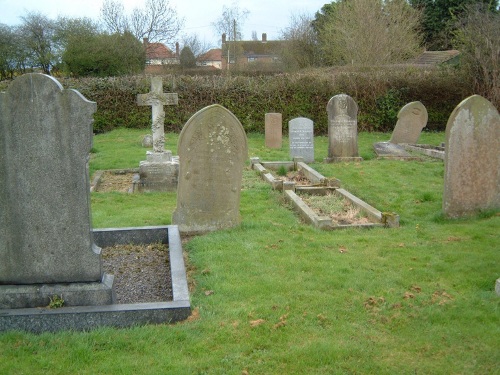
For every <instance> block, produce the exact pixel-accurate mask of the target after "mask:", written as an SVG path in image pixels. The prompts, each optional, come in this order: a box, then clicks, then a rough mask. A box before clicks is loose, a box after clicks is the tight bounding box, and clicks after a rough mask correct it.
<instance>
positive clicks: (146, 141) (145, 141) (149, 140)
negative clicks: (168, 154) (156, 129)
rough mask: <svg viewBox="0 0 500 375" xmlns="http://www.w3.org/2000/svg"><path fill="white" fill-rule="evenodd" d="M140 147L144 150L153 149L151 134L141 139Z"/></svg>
mask: <svg viewBox="0 0 500 375" xmlns="http://www.w3.org/2000/svg"><path fill="white" fill-rule="evenodd" d="M142 147H146V148H150V147H153V136H152V135H151V134H146V135H145V136H144V137H143V138H142Z"/></svg>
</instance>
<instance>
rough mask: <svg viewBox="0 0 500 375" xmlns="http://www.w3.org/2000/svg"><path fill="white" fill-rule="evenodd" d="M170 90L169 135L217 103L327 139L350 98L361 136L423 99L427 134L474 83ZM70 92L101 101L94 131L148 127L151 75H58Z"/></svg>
mask: <svg viewBox="0 0 500 375" xmlns="http://www.w3.org/2000/svg"><path fill="white" fill-rule="evenodd" d="M162 77H163V87H164V92H177V93H178V95H179V105H178V106H167V107H165V112H166V116H165V129H166V131H174V132H179V131H180V130H181V129H182V126H183V125H184V124H185V123H186V121H187V120H188V119H189V118H190V117H191V116H192V115H193V114H194V113H196V112H197V111H198V110H200V109H202V108H203V107H205V106H208V105H211V104H215V103H217V104H220V105H223V106H224V107H226V108H227V109H229V110H230V111H231V112H233V113H234V114H235V116H236V117H237V118H238V119H239V120H240V121H241V123H242V124H243V126H244V128H245V131H247V132H264V115H265V113H269V112H279V113H282V116H283V130H284V131H285V132H286V131H287V129H288V121H290V120H291V119H293V118H295V117H308V118H310V119H311V120H313V121H314V124H315V125H314V127H315V134H327V132H328V125H327V124H328V118H327V113H326V105H327V103H328V101H329V99H330V98H331V97H332V96H334V95H336V94H339V93H345V94H348V95H350V96H352V97H353V98H354V100H355V101H356V102H357V103H358V107H359V112H358V128H359V130H360V131H392V129H393V128H394V125H395V124H396V121H397V113H398V111H399V109H400V108H401V107H402V106H403V105H405V104H406V103H408V102H411V101H416V100H419V101H421V102H422V103H423V104H424V105H425V106H426V108H427V111H428V113H429V121H428V124H427V130H430V131H443V130H444V129H445V126H446V122H447V120H448V117H449V115H450V113H451V111H452V110H453V108H454V107H455V106H456V105H457V104H458V103H459V102H460V101H461V100H463V99H464V98H465V97H467V96H469V95H472V94H473V93H472V91H471V89H470V86H469V85H468V82H467V81H466V80H464V79H461V78H460V73H459V71H457V70H454V69H453V68H447V69H436V68H434V69H425V70H424V69H421V68H417V67H412V66H404V67H391V68H387V67H384V68H373V67H371V68H365V69H359V68H357V69H356V70H354V69H352V70H350V69H345V68H344V69H342V70H339V69H321V70H319V69H318V70H310V71H307V72H301V73H294V74H275V75H262V76H254V77H251V76H241V75H238V76H236V75H235V76H231V75H212V76H188V75H172V74H170V75H163V76H162ZM58 79H59V80H60V82H61V83H62V84H63V86H64V87H65V88H74V89H77V90H78V91H80V92H81V93H82V94H83V95H84V96H85V97H86V98H87V99H89V100H92V101H95V102H97V112H96V114H95V115H94V118H95V121H94V131H95V132H96V133H102V132H106V131H109V130H112V129H114V128H117V127H128V128H149V127H150V126H151V108H149V107H139V106H137V104H136V97H137V94H140V93H147V92H149V90H150V77H149V76H147V75H140V76H124V77H110V78H79V79H76V78H58Z"/></svg>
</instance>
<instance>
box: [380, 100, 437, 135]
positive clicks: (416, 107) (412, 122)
mask: <svg viewBox="0 0 500 375" xmlns="http://www.w3.org/2000/svg"><path fill="white" fill-rule="evenodd" d="M427 119H428V115H427V109H426V108H425V106H424V105H423V104H422V103H421V102H411V103H408V104H406V105H405V106H404V107H403V108H401V110H400V111H399V113H398V122H397V123H396V127H395V128H394V131H393V132H392V136H391V139H390V141H389V142H391V143H395V144H400V143H407V144H416V143H417V141H418V138H419V137H420V133H421V132H422V129H423V128H425V126H426V125H427Z"/></svg>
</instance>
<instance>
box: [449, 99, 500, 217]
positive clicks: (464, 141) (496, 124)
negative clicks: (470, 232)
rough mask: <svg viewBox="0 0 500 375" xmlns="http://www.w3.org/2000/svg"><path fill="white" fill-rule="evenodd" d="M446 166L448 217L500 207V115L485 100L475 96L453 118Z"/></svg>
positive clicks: (462, 105) (451, 118)
mask: <svg viewBox="0 0 500 375" xmlns="http://www.w3.org/2000/svg"><path fill="white" fill-rule="evenodd" d="M444 166H445V172H444V194H443V211H444V213H445V215H446V216H448V217H460V216H464V215H467V214H471V213H475V212H477V211H479V210H488V209H498V208H500V115H499V114H498V110H497V109H496V108H495V107H494V106H493V104H491V103H490V102H489V101H488V100H486V99H485V98H483V97H481V96H479V95H473V96H471V97H469V98H467V99H465V100H464V101H462V102H461V103H460V104H459V105H458V106H457V107H456V108H455V109H454V111H453V112H452V114H451V115H450V118H449V119H448V123H447V125H446V152H445V158H444Z"/></svg>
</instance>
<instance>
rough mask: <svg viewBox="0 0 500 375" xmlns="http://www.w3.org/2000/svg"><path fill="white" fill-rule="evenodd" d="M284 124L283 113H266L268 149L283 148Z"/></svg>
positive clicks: (266, 141)
mask: <svg viewBox="0 0 500 375" xmlns="http://www.w3.org/2000/svg"><path fill="white" fill-rule="evenodd" d="M282 129H283V123H282V116H281V113H266V116H265V144H266V147H268V148H281V145H282V137H283V135H282V132H283V130H282Z"/></svg>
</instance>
